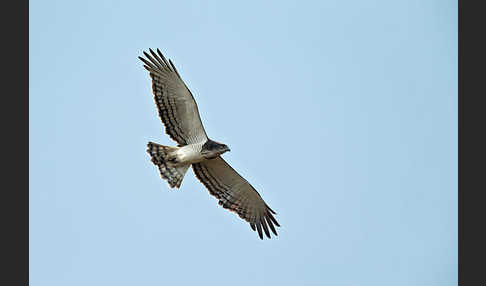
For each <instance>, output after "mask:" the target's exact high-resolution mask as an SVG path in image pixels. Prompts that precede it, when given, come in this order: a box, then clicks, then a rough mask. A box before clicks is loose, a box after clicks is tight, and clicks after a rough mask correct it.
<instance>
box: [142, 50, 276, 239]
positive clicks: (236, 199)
mask: <svg viewBox="0 0 486 286" xmlns="http://www.w3.org/2000/svg"><path fill="white" fill-rule="evenodd" d="M149 51H150V54H148V53H147V52H143V54H144V55H145V57H146V59H145V58H143V57H138V58H139V59H140V60H141V61H142V62H143V63H144V67H145V69H146V70H148V71H149V74H150V77H151V78H152V91H153V94H154V100H155V105H156V107H157V111H158V113H159V117H160V119H161V120H162V123H163V124H164V125H165V132H166V133H167V134H168V135H169V136H170V138H171V139H173V140H174V141H176V142H177V143H178V146H177V147H169V146H163V145H160V144H157V143H153V142H149V143H148V145H147V152H148V154H149V155H150V157H151V161H152V163H153V164H155V165H156V166H157V167H158V169H159V171H160V175H161V177H162V178H163V179H164V180H166V181H167V182H168V184H169V186H170V187H171V188H179V187H180V186H181V183H182V179H183V178H184V175H185V174H186V172H187V169H188V168H189V166H192V170H193V171H194V174H195V175H196V177H197V178H198V179H199V181H200V182H201V183H202V184H203V185H204V186H205V187H206V188H207V189H208V190H209V193H210V194H211V195H213V196H215V197H216V198H217V199H218V200H219V201H218V204H219V205H221V206H223V208H226V209H229V210H230V211H233V212H235V213H236V214H238V216H239V217H240V218H242V219H244V220H246V221H247V222H248V223H249V224H250V227H251V228H252V229H253V231H258V235H259V237H260V239H263V232H265V235H266V236H267V237H268V238H270V232H269V228H270V230H271V231H272V232H273V233H274V234H275V235H277V232H276V230H275V226H280V225H279V224H278V222H277V220H276V219H275V217H274V216H273V214H275V212H274V211H273V210H272V209H271V208H270V207H269V206H268V205H267V204H266V203H265V201H264V200H263V199H262V197H261V196H260V194H259V193H258V192H257V191H256V190H255V188H253V187H252V185H250V183H248V181H247V180H245V179H244V178H243V177H242V176H240V175H239V174H238V173H237V172H236V171H235V170H234V169H233V168H232V167H231V166H230V165H229V164H228V163H226V161H225V160H223V158H221V155H222V154H223V153H225V152H227V151H230V149H229V148H228V146H226V145H225V144H222V143H219V142H216V141H214V140H211V139H209V138H208V136H207V134H206V131H205V130H204V127H203V124H202V122H201V118H200V116H199V111H198V108H197V105H196V102H195V100H194V97H193V96H192V93H191V91H190V90H189V88H188V87H187V86H186V84H185V83H184V81H183V80H182V78H181V76H180V75H179V72H178V71H177V69H176V68H175V66H174V64H173V63H172V61H171V60H167V59H166V58H165V57H164V55H162V53H161V52H160V50H159V49H157V53H155V52H154V51H153V50H152V49H149ZM274 225H275V226H274ZM262 229H263V232H262Z"/></svg>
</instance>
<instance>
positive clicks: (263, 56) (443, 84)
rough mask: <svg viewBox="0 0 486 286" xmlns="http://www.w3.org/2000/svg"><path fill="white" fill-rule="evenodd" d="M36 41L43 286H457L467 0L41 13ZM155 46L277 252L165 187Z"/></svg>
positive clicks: (191, 191) (88, 7) (215, 209)
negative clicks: (259, 209)
mask: <svg viewBox="0 0 486 286" xmlns="http://www.w3.org/2000/svg"><path fill="white" fill-rule="evenodd" d="M29 27H30V35H29V38H30V51H29V61H30V70H29V90H30V112H29V115H30V118H29V123H30V130H29V133H30V147H29V149H30V166H29V171H30V174H29V179H30V199H29V201H30V216H29V218H30V227H29V229H30V242H29V245H30V282H31V285H33V286H40V285H45V286H57V285H59V286H61V285H62V286H66V285H83V286H85V285H228V284H230V285H370V286H371V285H372V286H377V285H387V286H388V285H407V286H409V285H415V286H417V285H418V286H420V285H424V286H425V285H426V286H432V285H441V286H443V285H456V284H457V276H458V273H457V266H458V263H457V242H458V240H457V235H458V233H457V225H458V222H457V182H458V181H457V140H458V137H457V85H458V84H457V1H443V0H435V1H432V0H429V1H424V0H408V1H405V0H402V1H388V0H371V1H359V0H354V1H351V0H349V1H343V0H332V1H274V2H267V1H244V2H243V1H238V2H237V1H231V3H230V1H155V0H154V1H30V24H29ZM148 48H160V49H161V50H162V52H163V53H164V54H165V55H166V56H167V57H168V58H170V59H172V60H173V62H174V63H175V65H176V67H177V68H178V70H179V72H180V74H181V76H182V78H183V79H184V81H185V82H186V84H187V85H188V86H189V88H190V89H191V91H192V93H193V94H194V96H195V99H196V101H197V103H198V105H199V110H200V113H201V117H202V120H203V123H204V126H205V128H206V131H207V132H208V134H209V136H210V137H211V138H212V139H215V140H217V141H220V142H224V143H226V144H228V146H229V147H230V148H231V152H229V153H226V154H224V156H223V157H224V158H225V159H226V160H227V161H228V162H229V163H230V164H231V165H232V166H233V167H234V168H235V169H236V170H237V171H238V172H239V173H240V174H241V175H242V176H244V177H245V178H246V179H247V180H248V181H249V182H250V183H251V184H252V185H253V186H254V187H255V188H256V189H257V190H258V191H259V192H260V194H261V195H262V197H263V198H264V199H265V200H266V202H267V203H268V204H269V205H270V207H272V208H273V209H274V210H275V211H276V212H277V216H276V218H277V220H278V221H279V222H280V224H281V225H282V227H281V228H279V229H278V231H279V236H278V237H277V238H275V239H271V240H267V239H265V240H264V241H261V240H260V239H259V238H258V235H257V233H256V232H253V231H252V230H251V229H250V227H249V225H248V224H247V223H246V222H244V221H242V220H241V219H240V218H238V217H237V216H236V215H235V214H233V213H231V212H228V211H227V210H225V209H223V208H222V207H220V206H218V204H217V200H216V199H215V198H214V197H212V196H210V195H209V193H208V191H207V190H206V189H205V188H204V186H203V185H202V184H200V183H199V181H197V179H196V178H195V176H194V175H193V172H192V170H189V171H188V173H187V175H186V177H185V179H184V181H183V183H182V187H181V189H180V190H172V189H169V187H168V185H167V183H166V182H165V181H163V180H162V179H161V178H160V175H159V173H158V170H157V168H156V167H155V166H154V165H152V163H151V162H150V159H149V156H148V155H147V153H146V152H145V150H146V144H147V142H148V141H155V142H158V143H161V144H166V145H175V143H174V142H172V141H171V140H170V139H169V137H168V136H167V135H166V134H165V133H164V130H163V126H162V123H161V122H160V119H159V118H158V116H157V112H156V109H155V105H154V102H153V95H152V92H151V82H150V78H149V76H148V73H147V72H146V70H145V69H144V68H143V66H142V63H141V62H140V61H139V60H138V59H137V57H138V56H139V55H141V54H142V51H143V50H148ZM11 56H14V55H11ZM298 283H300V284H298Z"/></svg>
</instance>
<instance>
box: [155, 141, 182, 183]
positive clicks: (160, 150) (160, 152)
mask: <svg viewBox="0 0 486 286" xmlns="http://www.w3.org/2000/svg"><path fill="white" fill-rule="evenodd" d="M177 149H179V147H170V146H164V145H160V144H157V143H153V142H149V143H148V144H147V153H149V155H150V157H151V161H152V163H154V165H156V166H158V167H159V171H160V176H161V177H162V178H163V179H164V180H166V181H167V182H168V183H169V186H170V187H171V188H179V187H180V186H181V183H182V179H184V175H185V174H186V172H187V169H188V168H189V165H184V166H178V167H172V166H171V165H170V160H171V158H173V157H172V156H173V155H174V153H175V152H176V151H177ZM168 162H169V163H168Z"/></svg>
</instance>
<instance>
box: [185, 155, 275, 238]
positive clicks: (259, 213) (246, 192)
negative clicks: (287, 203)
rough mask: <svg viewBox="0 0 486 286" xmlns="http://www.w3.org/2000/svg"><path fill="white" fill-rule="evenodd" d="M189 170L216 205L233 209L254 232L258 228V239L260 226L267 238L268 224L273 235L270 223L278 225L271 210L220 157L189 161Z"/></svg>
mask: <svg viewBox="0 0 486 286" xmlns="http://www.w3.org/2000/svg"><path fill="white" fill-rule="evenodd" d="M192 169H193V170H194V173H195V174H196V177H197V178H198V179H199V181H201V183H203V184H204V186H206V188H207V189H208V190H209V193H210V194H211V195H213V196H215V197H216V198H217V199H218V200H219V202H218V203H219V205H221V206H223V207H224V208H226V209H229V210H230V211H233V212H236V213H237V214H238V216H239V217H240V218H242V219H244V220H246V221H247V222H249V223H250V226H251V228H252V229H253V230H254V231H255V230H258V235H259V236H260V239H263V234H262V227H263V231H265V234H266V236H267V237H268V238H270V232H269V231H268V227H270V229H271V230H272V232H273V233H274V234H275V235H277V232H276V231H275V227H274V226H273V225H274V224H275V225H276V226H280V225H279V224H278V222H277V221H276V220H275V218H274V217H273V215H272V214H275V212H274V211H273V210H272V209H271V208H270V207H269V206H268V205H267V204H266V203H265V201H263V199H262V198H261V197H260V194H258V192H257V191H256V190H255V189H254V188H253V187H252V186H251V185H250V184H249V183H248V182H247V181H246V180H245V179H244V178H243V177H241V176H240V175H239V174H238V173H237V172H236V171H235V170H234V169H233V168H232V167H231V166H230V165H229V164H228V163H226V161H224V160H223V159H222V158H221V157H217V158H215V159H211V160H206V161H203V162H201V163H197V164H192ZM267 225H268V226H267Z"/></svg>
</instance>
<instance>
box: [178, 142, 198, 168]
mask: <svg viewBox="0 0 486 286" xmlns="http://www.w3.org/2000/svg"><path fill="white" fill-rule="evenodd" d="M201 148H202V144H201V143H198V144H190V145H186V146H182V147H181V148H179V150H177V158H178V160H177V161H178V162H180V163H184V164H192V163H197V162H201V161H202V160H204V157H203V156H201Z"/></svg>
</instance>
